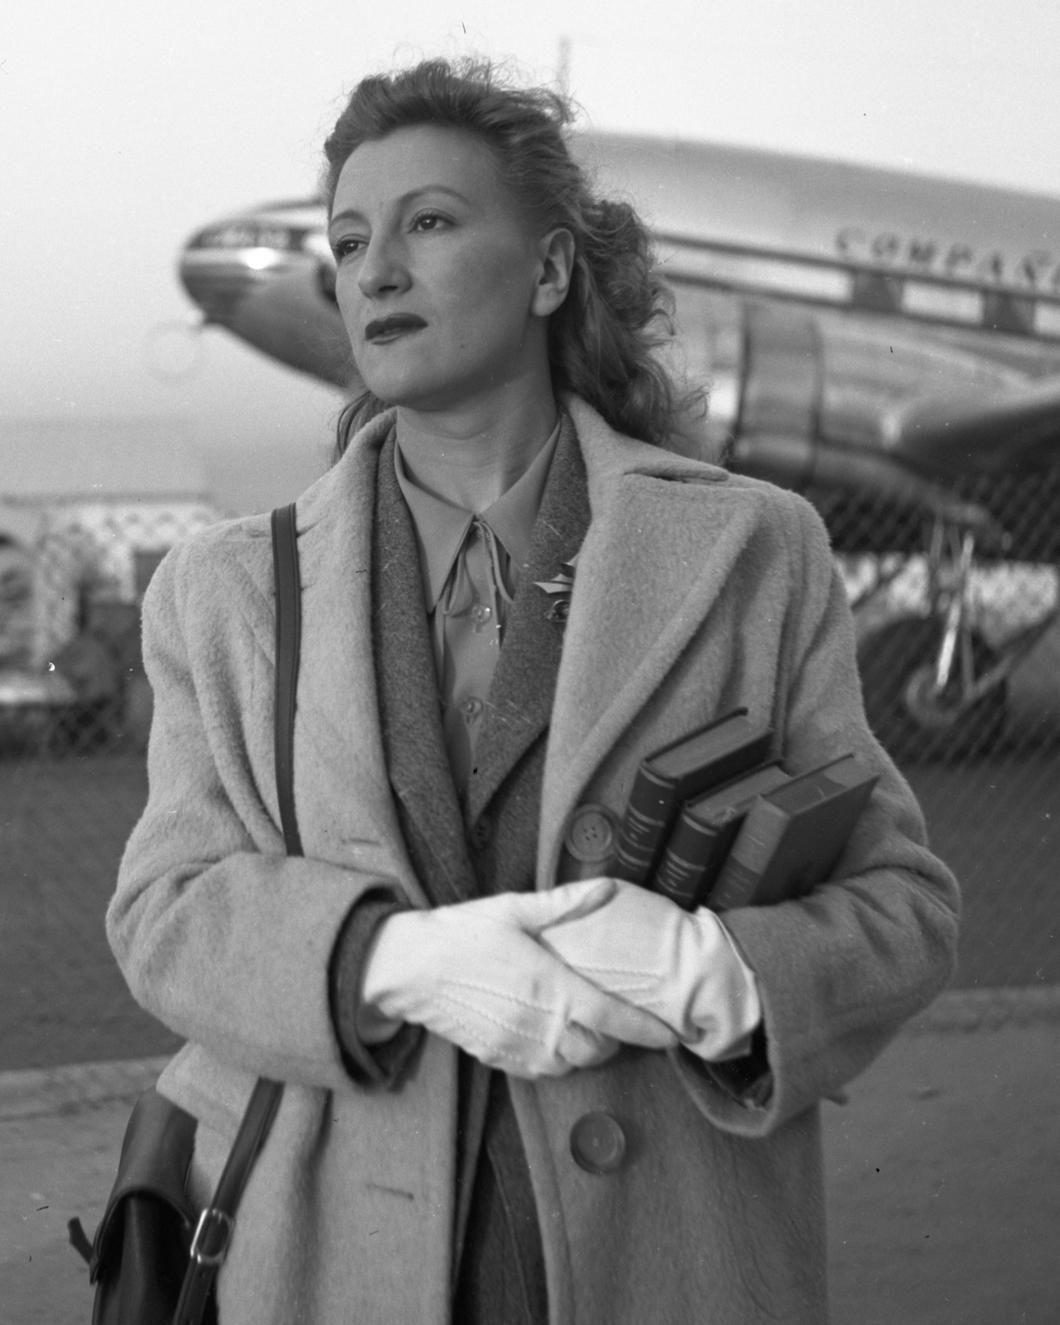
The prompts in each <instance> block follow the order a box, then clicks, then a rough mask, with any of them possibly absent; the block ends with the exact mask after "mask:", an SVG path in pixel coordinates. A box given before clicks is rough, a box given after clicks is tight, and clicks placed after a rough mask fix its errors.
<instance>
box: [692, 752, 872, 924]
mask: <svg viewBox="0 0 1060 1325" xmlns="http://www.w3.org/2000/svg"><path fill="white" fill-rule="evenodd" d="M877 778H878V774H876V773H871V772H870V771H869V770H868V769H867V768H866V767H865V765H864V764H863V763H862V762H861V760H860V759H859V758H858V757H857V755H852V754H850V755H843V756H842V757H841V758H839V759H835V760H833V761H832V762H831V763H829V764H825V765H823V767H821V768H815V769H813V771H812V772H809V773H803V774H802V775H801V776H800V777H796V778H792V779H791V780H790V781H789V782H788V783H787V784H786V785H785V786H783V787H778V788H777V790H776V791H771V792H769V793H767V794H766V795H765V796H759V797H757V799H756V800H755V801H754V803H753V804H752V806H751V808H750V809H749V810H748V811H747V817H746V818H745V819H744V821H743V827H742V828H741V829H740V832H739V835H738V836H737V838H736V841H735V842H734V843H733V846H732V850H731V851H730V852H729V857H728V859H727V860H726V862H725V864H724V865H723V866H722V869H721V873H720V874H719V875H718V881H717V883H716V884H715V885H714V887H713V889H712V890H711V892H710V893H709V895H708V897H707V899H706V905H707V906H709V907H710V908H711V909H712V910H714V911H725V910H729V909H731V908H732V907H735V906H751V905H754V906H771V905H772V904H773V903H775V902H784V901H788V900H789V899H791V898H795V897H801V896H802V895H803V894H804V893H808V892H809V891H810V889H811V888H813V887H814V886H815V885H816V884H818V883H821V882H823V881H824V880H825V879H827V878H828V876H829V875H830V874H831V873H832V871H833V870H834V869H835V867H836V865H837V864H838V862H839V857H840V856H841V855H842V854H843V848H844V847H845V846H846V844H847V841H848V840H849V838H850V834H851V833H852V832H853V831H854V825H855V824H856V823H857V821H858V818H859V817H860V815H861V812H862V810H864V808H865V806H866V804H867V803H868V799H869V797H870V796H871V795H872V789H873V787H874V786H875V785H876V781H877Z"/></svg>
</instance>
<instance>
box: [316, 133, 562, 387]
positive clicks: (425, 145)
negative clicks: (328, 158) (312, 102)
mask: <svg viewBox="0 0 1060 1325" xmlns="http://www.w3.org/2000/svg"><path fill="white" fill-rule="evenodd" d="M328 236H329V239H330V241H331V246H332V249H333V251H334V253H335V258H336V261H337V263H338V273H337V281H336V295H337V298H338V304H339V310H340V312H341V313H342V319H343V321H344V323H345V324H346V331H347V333H348V335H349V337H350V344H351V345H352V347H353V357H354V360H355V362H356V364H357V368H358V371H359V372H360V374H361V377H362V378H363V379H364V382H365V385H366V386H367V387H368V389H369V390H370V391H372V392H373V394H374V395H376V396H378V397H379V398H380V399H381V400H385V401H388V402H389V403H390V404H393V405H402V406H406V407H408V408H411V409H416V410H424V411H430V410H442V409H451V408H453V407H456V406H459V405H461V404H465V403H468V402H469V401H472V400H474V399H476V398H477V397H479V396H483V395H484V394H486V393H488V392H491V391H494V390H496V389H497V388H498V387H502V386H504V385H507V384H509V383H511V382H514V381H516V380H517V379H519V378H521V377H523V376H525V374H526V373H527V372H537V373H540V372H541V371H542V370H544V372H546V373H547V365H548V350H547V336H546V331H547V318H548V315H549V314H550V313H552V312H553V311H554V310H555V309H556V308H558V307H559V305H560V304H561V303H562V302H563V297H564V295H565V293H566V288H567V281H568V279H569V261H567V262H566V264H565V262H564V254H566V253H568V250H569V248H570V247H571V245H570V243H569V242H568V241H569V239H570V237H569V232H567V231H565V230H564V231H556V232H552V233H551V234H550V235H546V236H543V237H542V236H537V235H534V234H533V233H532V232H531V230H530V228H529V227H528V226H527V224H526V223H525V221H524V219H523V217H522V216H520V214H519V212H518V210H517V207H516V204H515V202H514V200H513V199H512V197H511V196H510V194H509V192H508V190H507V189H506V187H505V186H504V184H503V183H502V182H501V180H500V178H499V175H498V172H497V169H496V167H495V165H494V163H493V160H492V158H491V156H490V154H489V150H488V149H487V148H486V147H485V146H484V144H482V143H480V142H479V141H478V140H477V139H476V138H475V137H473V136H472V135H470V134H466V133H463V132H461V131H460V130H456V129H449V128H441V127H436V126H434V125H423V126H417V127H414V128H408V129H397V130H395V131H394V132H393V133H390V134H388V135H387V136H386V137H385V138H381V139H378V140H376V141H373V142H366V143H362V144H361V146H360V147H358V148H357V149H356V150H355V151H354V152H353V153H352V154H351V156H350V157H349V159H348V160H347V162H346V164H345V165H344V166H343V169H342V173H341V175H340V176H339V182H338V187H337V189H336V191H335V199H334V202H333V204H332V214H331V222H330V225H329V229H328ZM564 268H566V269H564Z"/></svg>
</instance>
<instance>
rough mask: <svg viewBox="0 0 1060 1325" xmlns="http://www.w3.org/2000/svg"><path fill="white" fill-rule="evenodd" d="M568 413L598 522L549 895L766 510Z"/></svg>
mask: <svg viewBox="0 0 1060 1325" xmlns="http://www.w3.org/2000/svg"><path fill="white" fill-rule="evenodd" d="M567 407H568V409H569V411H570V415H571V418H572V420H573V422H574V425H575V428H576V429H577V433H578V440H579V442H580V443H581V452H582V457H583V459H584V461H585V467H586V472H587V475H588V484H589V502H590V507H591V511H592V523H591V525H590V528H589V532H588V534H587V536H586V538H585V542H584V543H583V544H582V548H581V552H580V554H579V557H578V569H577V574H576V576H575V582H574V589H573V594H572V597H571V605H570V614H569V617H568V621H567V628H566V638H565V641H564V647H563V660H562V663H561V665H560V671H559V679H558V682H557V687H556V696H555V703H554V706H553V711H552V726H551V733H550V738H549V746H548V755H547V759H546V764H545V779H544V787H543V791H542V805H541V837H540V841H539V850H538V886H539V887H543V886H548V885H549V883H550V882H551V880H552V879H553V878H554V877H555V870H556V864H557V860H558V855H559V846H560V836H561V833H562V828H563V825H564V823H565V822H566V819H567V817H568V815H569V814H570V812H571V810H572V809H573V808H574V806H575V805H576V804H577V802H578V799H579V797H580V796H581V794H582V793H583V791H584V788H585V786H586V784H587V783H588V782H589V780H590V779H591V778H592V776H593V774H594V773H595V771H596V770H597V769H598V768H599V766H600V764H601V763H602V762H603V760H604V759H605V758H606V757H607V756H608V754H610V752H611V751H612V750H613V749H614V747H615V745H616V743H617V742H618V741H619V739H620V738H621V737H622V736H623V734H624V733H625V732H626V731H627V730H628V729H629V728H630V727H631V726H632V724H633V723H634V722H635V720H636V719H637V717H638V715H639V714H640V713H641V712H642V710H643V709H644V708H645V706H646V705H647V704H648V703H649V702H650V701H651V700H652V699H653V698H654V697H655V696H656V695H657V694H658V692H659V690H660V688H661V687H662V686H663V684H664V682H665V680H666V677H667V675H668V673H669V672H670V671H671V670H672V668H673V667H674V665H675V664H676V663H677V661H678V659H679V658H680V657H681V654H682V652H683V651H684V650H685V649H686V647H687V646H688V644H689V642H690V641H691V640H692V638H693V636H694V635H695V633H696V632H697V631H698V630H699V629H700V627H701V626H702V625H703V623H704V621H705V620H706V618H707V617H708V615H709V613H710V611H711V608H712V607H713V605H714V603H715V601H716V600H717V598H718V595H719V594H720V592H721V590H722V588H723V586H724V584H725V581H726V580H727V578H728V576H729V574H730V573H731V571H732V568H733V566H734V564H735V562H736V559H737V558H738V557H739V556H740V554H741V552H742V551H743V550H744V548H745V547H746V544H747V542H748V539H749V537H750V535H751V532H752V530H753V529H754V527H755V525H756V523H757V522H758V520H759V518H760V514H761V510H762V505H763V501H764V498H763V497H762V494H761V492H760V491H759V490H757V489H756V488H755V486H754V485H748V484H746V483H744V482H742V481H741V480H734V479H732V478H731V477H730V476H729V475H728V474H727V473H726V471H725V470H723V469H720V468H718V467H717V466H714V465H708V464H704V463H702V462H700V461H695V460H689V459H686V458H684V457H682V456H679V455H675V454H674V453H672V452H669V451H666V450H663V449H662V448H659V447H654V446H649V445H646V444H645V443H643V442H637V441H634V440H633V439H631V438H628V437H624V436H622V435H620V434H619V433H616V432H615V431H614V430H613V429H611V428H610V427H609V426H608V425H607V424H606V423H605V422H604V420H603V419H602V418H601V417H600V416H599V414H597V413H596V411H595V410H593V409H591V408H590V407H589V406H588V405H586V404H585V403H584V402H583V401H580V400H578V399H576V398H571V399H570V400H569V401H568V402H567Z"/></svg>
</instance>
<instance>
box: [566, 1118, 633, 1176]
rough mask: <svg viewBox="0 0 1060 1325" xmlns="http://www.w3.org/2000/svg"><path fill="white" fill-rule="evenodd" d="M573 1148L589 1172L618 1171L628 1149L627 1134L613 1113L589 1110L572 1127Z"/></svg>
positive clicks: (580, 1164)
mask: <svg viewBox="0 0 1060 1325" xmlns="http://www.w3.org/2000/svg"><path fill="white" fill-rule="evenodd" d="M570 1152H571V1154H572V1155H573V1156H574V1162H575V1164H577V1165H578V1167H579V1168H581V1169H584V1170H585V1172H586V1173H595V1174H599V1175H602V1174H605V1173H614V1171H615V1169H617V1168H618V1166H619V1165H620V1164H621V1163H622V1159H623V1156H624V1155H625V1153H626V1134H625V1132H623V1130H622V1125H621V1123H619V1121H618V1119H617V1118H612V1116H611V1115H610V1114H609V1113H587V1114H585V1116H584V1117H582V1118H579V1119H578V1121H577V1122H576V1123H575V1124H574V1126H573V1127H572V1128H571V1133H570Z"/></svg>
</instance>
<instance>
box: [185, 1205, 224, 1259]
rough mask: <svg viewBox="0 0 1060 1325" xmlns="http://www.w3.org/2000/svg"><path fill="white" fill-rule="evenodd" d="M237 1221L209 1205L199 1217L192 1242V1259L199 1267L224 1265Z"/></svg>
mask: <svg viewBox="0 0 1060 1325" xmlns="http://www.w3.org/2000/svg"><path fill="white" fill-rule="evenodd" d="M234 1227H235V1221H234V1220H233V1219H232V1216H231V1215H228V1214H226V1213H225V1212H224V1211H223V1210H218V1209H217V1207H216V1206H213V1205H208V1206H207V1207H206V1209H205V1210H204V1211H203V1212H202V1214H201V1215H200V1216H199V1222H198V1224H197V1226H196V1228H195V1236H194V1237H193V1238H192V1240H191V1252H190V1253H189V1254H190V1256H191V1259H192V1260H193V1261H194V1262H195V1263H196V1264H197V1265H223V1264H224V1260H225V1257H226V1256H227V1255H228V1244H229V1243H230V1242H231V1240H232V1230H233V1228H234Z"/></svg>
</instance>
